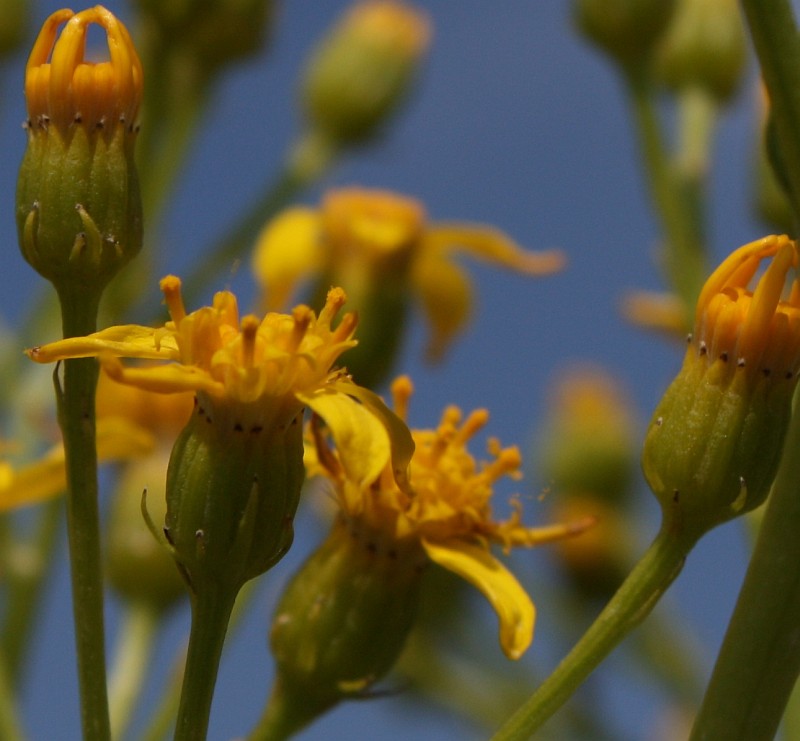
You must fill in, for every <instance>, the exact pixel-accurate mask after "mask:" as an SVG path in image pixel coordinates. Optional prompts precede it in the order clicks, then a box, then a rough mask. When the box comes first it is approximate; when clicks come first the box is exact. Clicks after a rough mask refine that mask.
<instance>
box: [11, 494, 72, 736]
mask: <svg viewBox="0 0 800 741" xmlns="http://www.w3.org/2000/svg"><path fill="white" fill-rule="evenodd" d="M62 506H63V504H62V501H61V499H55V500H53V501H51V502H47V503H45V504H43V505H42V506H41V507H40V508H39V511H38V512H37V522H36V524H35V526H34V527H35V530H34V533H33V534H32V535H31V536H30V537H27V538H26V539H25V540H24V541H22V542H20V541H19V540H18V539H17V538H14V536H13V534H12V532H11V528H10V527H9V526H10V524H11V523H10V522H9V521H8V518H4V522H3V525H2V529H1V530H0V532H2V534H1V535H0V540H2V542H3V550H4V554H3V565H4V576H5V579H6V605H7V611H6V613H5V616H4V620H3V628H2V639H0V640H2V643H0V653H2V656H3V657H4V659H5V667H4V669H5V672H6V673H7V679H8V681H9V682H10V683H11V685H12V686H14V687H18V686H19V683H20V681H21V675H22V669H23V667H24V666H25V659H26V657H27V652H28V649H29V648H30V641H31V635H32V633H33V629H34V627H35V625H36V615H37V612H38V608H39V606H40V604H41V598H42V594H43V592H44V588H45V585H46V583H47V578H48V576H49V575H50V573H51V571H52V567H53V563H54V559H53V556H54V555H55V552H56V546H57V545H58V542H59V538H58V535H59V526H60V524H61V520H62V514H63V510H62ZM0 737H3V738H4V736H2V734H0Z"/></svg>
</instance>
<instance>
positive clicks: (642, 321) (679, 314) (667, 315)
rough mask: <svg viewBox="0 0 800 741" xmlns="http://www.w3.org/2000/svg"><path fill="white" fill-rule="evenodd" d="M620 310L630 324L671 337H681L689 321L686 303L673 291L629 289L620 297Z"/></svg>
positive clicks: (683, 335)
mask: <svg viewBox="0 0 800 741" xmlns="http://www.w3.org/2000/svg"><path fill="white" fill-rule="evenodd" d="M621 311H622V315H623V316H624V317H625V319H627V320H628V321H629V322H630V323H631V324H636V325H638V326H640V327H642V328H644V329H651V330H655V331H656V332H661V333H663V334H665V335H667V336H668V337H672V338H681V339H683V338H684V337H685V336H686V329H687V327H688V326H690V321H691V317H689V316H687V314H688V313H689V311H688V309H687V307H686V305H685V304H684V303H683V301H681V299H680V298H679V297H678V296H677V295H676V294H674V293H656V292H654V291H629V292H628V293H627V294H626V295H625V296H624V297H623V299H622V306H621Z"/></svg>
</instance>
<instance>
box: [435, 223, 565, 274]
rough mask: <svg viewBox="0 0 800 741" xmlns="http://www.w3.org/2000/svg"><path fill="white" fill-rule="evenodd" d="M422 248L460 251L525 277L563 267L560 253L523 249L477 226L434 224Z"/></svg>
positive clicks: (562, 254)
mask: <svg viewBox="0 0 800 741" xmlns="http://www.w3.org/2000/svg"><path fill="white" fill-rule="evenodd" d="M424 241H425V249H431V250H433V251H449V250H461V251H462V252H466V253H468V254H469V255H472V256H473V257H476V258H478V259H480V260H486V261H487V262H491V263H494V264H496V265H501V266H502V267H504V268H509V269H510V270H515V271H517V272H520V273H526V274H527V275H548V274H549V273H554V272H556V271H557V270H561V268H562V267H564V262H565V257H564V253H563V252H562V251H561V250H544V251H541V252H533V251H530V250H524V249H522V247H520V246H519V245H518V244H517V243H516V242H514V241H513V240H512V239H510V238H509V237H508V236H507V235H506V234H504V233H503V232H501V231H500V230H499V229H493V228H492V227H488V226H482V225H478V224H436V225H435V226H433V227H431V228H430V229H428V231H427V232H426V233H425V238H424Z"/></svg>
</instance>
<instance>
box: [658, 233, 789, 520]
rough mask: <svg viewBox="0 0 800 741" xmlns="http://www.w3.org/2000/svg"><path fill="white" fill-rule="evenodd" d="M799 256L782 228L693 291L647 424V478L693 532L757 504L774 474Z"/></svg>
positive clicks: (670, 512)
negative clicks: (680, 351) (674, 356)
mask: <svg viewBox="0 0 800 741" xmlns="http://www.w3.org/2000/svg"><path fill="white" fill-rule="evenodd" d="M765 262H766V263H767V265H766V268H765V269H764V271H763V273H762V274H761V275H760V276H759V277H756V276H757V273H758V270H759V268H760V267H761V266H762V264H763V263H765ZM799 262H800V256H799V255H798V246H797V243H796V242H793V241H792V240H790V239H789V238H788V237H786V236H780V237H778V236H770V237H764V238H763V239H759V240H757V241H755V242H751V243H750V244H747V245H745V246H744V247H740V248H739V249H738V250H736V251H735V252H733V253H732V254H731V255H730V256H729V257H728V258H727V259H726V260H724V261H723V263H722V264H721V265H720V266H719V267H718V268H717V269H716V270H715V271H714V272H713V273H712V275H711V276H710V277H709V279H708V280H707V281H706V283H705V285H704V286H703V289H702V291H701V292H700V296H699V298H698V301H697V310H696V312H695V319H694V331H693V333H692V334H691V335H690V336H689V346H688V348H687V350H686V355H685V358H684V363H683V368H682V369H681V371H680V373H679V374H678V376H677V377H676V378H675V380H674V381H673V382H672V385H671V386H670V387H669V389H667V392H666V393H665V394H664V397H663V399H662V400H661V403H660V404H659V406H658V407H657V409H656V411H655V413H654V415H653V419H652V421H651V423H650V428H649V430H648V433H647V437H646V439H645V447H644V454H643V466H644V471H645V475H646V477H647V480H648V482H649V484H650V486H651V488H652V489H653V491H654V492H655V494H656V495H657V496H658V498H659V500H660V502H661V505H662V508H663V509H664V510H665V513H666V515H667V516H669V517H670V518H672V519H675V520H677V521H679V522H681V523H683V524H685V525H686V526H688V527H692V528H695V529H696V530H697V531H698V532H704V531H705V530H707V529H709V528H710V527H712V526H714V525H716V524H718V523H719V522H723V521H724V520H727V519H730V518H731V517H735V516H736V515H738V514H742V513H744V512H747V511H749V510H751V509H753V508H754V507H756V506H758V505H759V504H760V503H761V502H763V501H764V498H765V497H766V496H767V493H768V491H769V487H770V485H771V483H772V479H773V477H774V475H775V470H776V467H777V465H778V461H779V459H780V454H781V450H782V447H783V439H784V436H785V434H786V427H787V424H788V420H789V414H790V410H791V399H792V394H793V392H794V389H795V386H796V385H797V380H798V377H800V283H798V280H797V278H794V279H793V280H792V283H791V288H790V290H789V293H788V297H787V298H785V299H784V298H782V296H783V294H784V290H785V285H786V281H787V277H788V275H789V273H790V271H792V270H793V269H794V268H797V267H798V263H799ZM753 282H755V284H756V285H755V288H750V284H751V283H753Z"/></svg>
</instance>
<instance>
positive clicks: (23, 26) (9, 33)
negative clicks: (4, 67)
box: [0, 0, 30, 57]
mask: <svg viewBox="0 0 800 741" xmlns="http://www.w3.org/2000/svg"><path fill="white" fill-rule="evenodd" d="M29 7H30V5H29V3H28V2H27V0H0V57H4V56H7V55H10V54H13V53H14V52H15V51H16V50H17V49H18V48H19V47H20V46H21V45H22V42H23V41H24V40H25V33H26V31H27V30H28V10H29Z"/></svg>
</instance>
